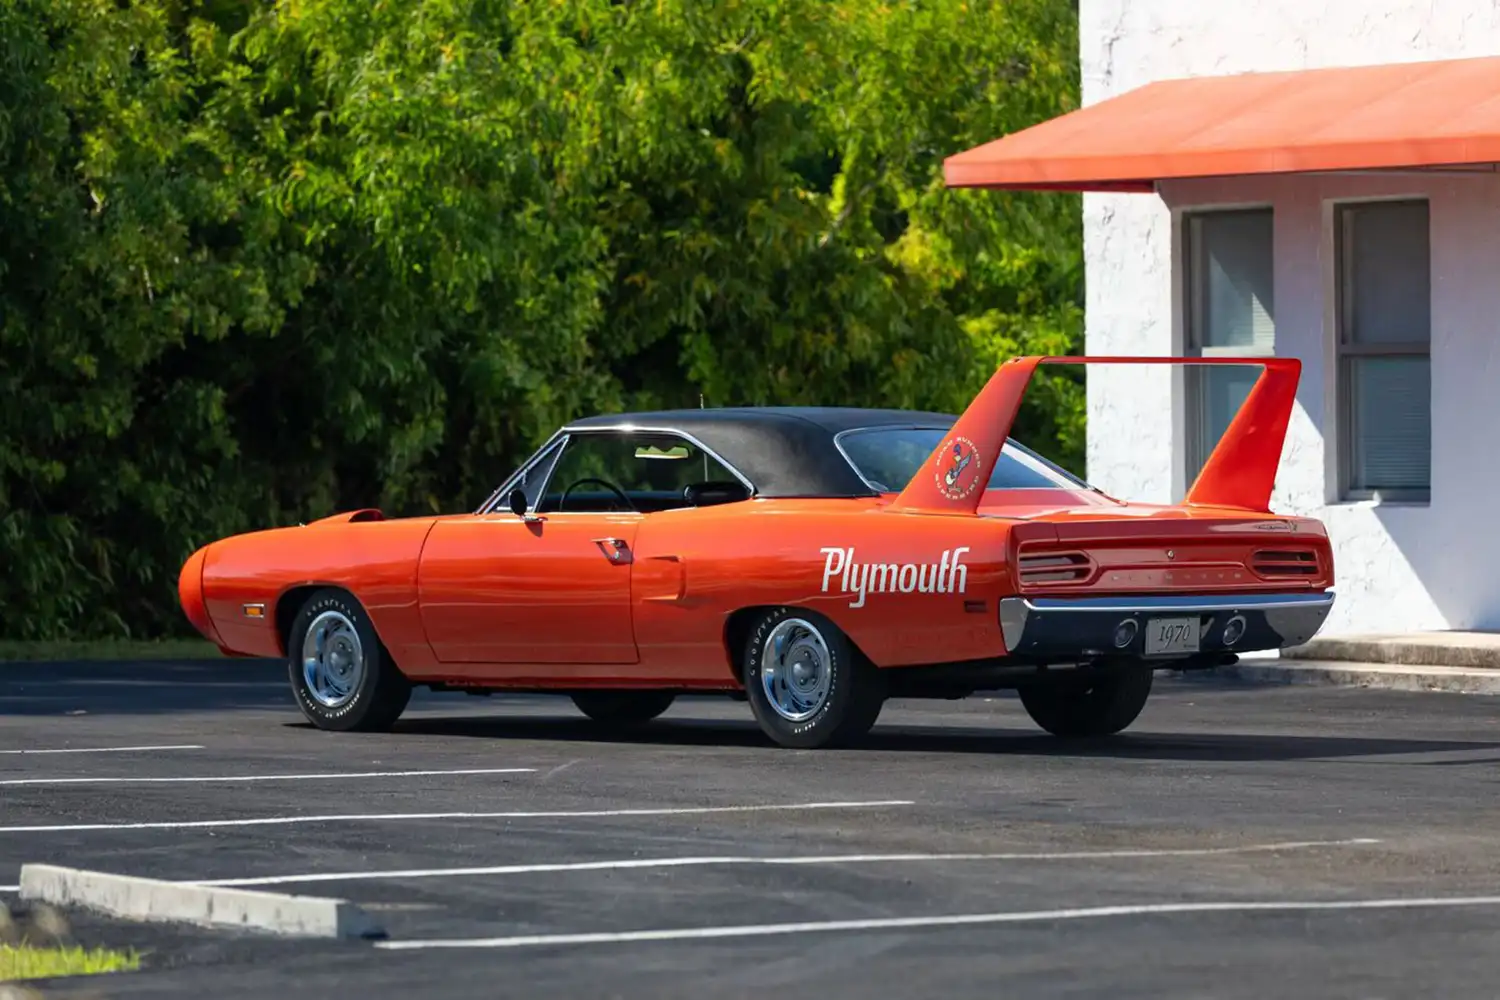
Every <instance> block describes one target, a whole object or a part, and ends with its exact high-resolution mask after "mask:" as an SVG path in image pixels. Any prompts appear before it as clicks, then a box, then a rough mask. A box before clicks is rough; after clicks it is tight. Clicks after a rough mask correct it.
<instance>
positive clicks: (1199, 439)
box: [1183, 208, 1276, 482]
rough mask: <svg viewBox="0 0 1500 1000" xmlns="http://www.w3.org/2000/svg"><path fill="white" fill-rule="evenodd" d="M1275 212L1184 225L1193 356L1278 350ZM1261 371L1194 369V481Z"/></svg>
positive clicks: (1202, 217)
mask: <svg viewBox="0 0 1500 1000" xmlns="http://www.w3.org/2000/svg"><path fill="white" fill-rule="evenodd" d="M1271 222H1272V214H1271V210H1270V209H1269V208H1265V209H1249V210H1234V211H1222V212H1195V213H1192V214H1190V215H1188V216H1187V217H1186V218H1185V219H1184V227H1183V251H1184V252H1183V264H1184V281H1183V288H1184V290H1185V292H1186V296H1187V301H1186V303H1185V307H1186V308H1185V310H1184V318H1185V327H1186V333H1187V344H1188V350H1189V351H1190V352H1191V353H1193V354H1197V355H1201V356H1203V357H1215V356H1219V357H1224V356H1229V357H1263V356H1269V355H1271V354H1272V353H1273V352H1274V351H1275V347H1276V324H1275V320H1274V316H1275V296H1274V294H1273V287H1272V280H1271V279H1272V274H1271V261H1272V255H1271ZM1260 372H1261V369H1260V368H1258V367H1255V366H1252V365H1224V366H1203V367H1197V366H1194V367H1190V368H1188V369H1187V372H1186V374H1185V377H1186V380H1187V383H1186V384H1187V473H1188V476H1187V478H1188V481H1189V482H1191V481H1192V480H1193V479H1194V478H1196V477H1197V475H1198V473H1199V471H1200V470H1201V469H1202V468H1203V463H1204V462H1205V461H1207V459H1208V456H1209V454H1210V453H1212V452H1213V450H1214V446H1215V445H1217V444H1218V443H1219V438H1220V437H1221V436H1223V434H1224V431H1225V430H1226V429H1227V428H1228V427H1229V421H1230V420H1232V419H1233V418H1234V415H1235V413H1236V412H1238V411H1239V408H1240V405H1241V404H1242V403H1244V401H1245V397H1246V396H1247V395H1248V394H1249V392H1250V387H1251V386H1252V385H1254V384H1255V380H1256V379H1257V378H1259V377H1260Z"/></svg>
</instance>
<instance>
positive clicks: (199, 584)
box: [177, 545, 219, 645]
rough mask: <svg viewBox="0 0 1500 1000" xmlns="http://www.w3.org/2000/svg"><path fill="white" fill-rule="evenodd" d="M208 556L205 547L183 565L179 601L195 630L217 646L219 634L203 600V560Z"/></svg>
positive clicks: (178, 584)
mask: <svg viewBox="0 0 1500 1000" xmlns="http://www.w3.org/2000/svg"><path fill="white" fill-rule="evenodd" d="M207 555H208V546H207V545H205V546H203V548H201V549H199V550H198V551H197V552H194V553H193V554H192V555H190V556H188V561H187V562H185V563H183V565H182V574H181V575H180V576H178V578H177V600H178V602H179V603H181V605H182V613H183V614H185V615H187V620H188V621H189V622H191V623H192V625H193V628H195V629H197V630H198V631H199V633H200V634H202V636H203V637H204V638H205V639H207V640H209V641H210V642H212V643H214V644H215V645H217V644H218V643H219V634H218V633H217V632H215V631H214V623H213V621H212V619H210V618H209V617H208V606H207V605H206V604H205V603H204V600H203V560H204V558H205V557H207Z"/></svg>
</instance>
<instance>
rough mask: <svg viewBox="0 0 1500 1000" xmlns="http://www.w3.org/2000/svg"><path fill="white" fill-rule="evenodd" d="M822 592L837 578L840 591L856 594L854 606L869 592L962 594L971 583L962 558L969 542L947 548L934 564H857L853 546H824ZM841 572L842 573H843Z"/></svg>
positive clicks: (861, 602) (852, 602) (967, 569)
mask: <svg viewBox="0 0 1500 1000" xmlns="http://www.w3.org/2000/svg"><path fill="white" fill-rule="evenodd" d="M818 551H819V552H822V553H823V557H824V558H823V593H825V594H826V593H828V592H829V585H830V584H832V583H833V582H834V580H835V579H838V582H839V583H840V587H839V589H838V593H841V594H854V595H856V598H855V600H852V601H850V602H849V607H851V608H862V607H864V605H865V595H866V594H867V593H869V594H898V593H899V594H913V593H915V594H962V593H963V592H964V588H965V587H966V586H967V585H968V582H969V567H967V566H965V565H963V564H962V563H961V562H959V557H960V556H962V555H963V553H965V552H967V551H969V547H968V546H967V545H960V546H959V547H958V548H956V549H944V550H943V554H942V556H941V557H940V558H939V559H938V561H937V562H934V563H858V562H855V561H854V549H853V548H847V549H838V548H823V549H819V550H818ZM840 574H842V576H840Z"/></svg>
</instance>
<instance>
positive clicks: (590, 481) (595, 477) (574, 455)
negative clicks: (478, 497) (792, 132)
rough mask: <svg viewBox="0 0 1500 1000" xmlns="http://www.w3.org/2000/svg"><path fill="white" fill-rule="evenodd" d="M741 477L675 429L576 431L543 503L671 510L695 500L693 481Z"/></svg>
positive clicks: (563, 507) (551, 507)
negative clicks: (691, 491) (668, 431)
mask: <svg viewBox="0 0 1500 1000" xmlns="http://www.w3.org/2000/svg"><path fill="white" fill-rule="evenodd" d="M738 481H739V480H738V478H737V477H736V476H735V475H734V473H732V472H730V471H729V469H727V468H726V467H725V466H724V465H723V463H721V462H720V461H719V460H718V459H716V458H714V457H713V456H712V455H709V454H708V453H707V452H705V451H703V450H702V449H701V448H699V447H698V446H696V445H694V444H693V443H691V442H690V441H687V440H685V439H683V438H680V437H677V436H676V435H674V434H662V433H652V432H645V431H602V432H596V433H582V434H574V435H573V436H571V437H569V439H568V443H567V446H566V447H565V448H564V449H563V452H562V456H561V457H560V458H559V459H558V460H557V463H556V466H555V467H554V468H553V470H552V478H551V479H550V480H549V481H548V483H547V493H546V495H545V496H544V497H543V498H542V502H541V505H540V507H539V508H538V509H539V510H541V511H564V512H566V511H611V510H613V511H621V510H637V511H641V512H651V511H658V510H671V509H673V508H677V507H686V506H688V505H689V504H690V501H689V499H688V488H689V487H694V486H696V487H701V486H703V485H704V484H707V483H724V482H729V483H738Z"/></svg>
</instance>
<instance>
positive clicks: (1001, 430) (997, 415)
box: [892, 357, 1302, 514]
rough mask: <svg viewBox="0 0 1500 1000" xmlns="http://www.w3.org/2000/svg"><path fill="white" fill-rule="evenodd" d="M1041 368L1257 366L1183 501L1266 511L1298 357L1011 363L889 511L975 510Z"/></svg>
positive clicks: (989, 384)
mask: <svg viewBox="0 0 1500 1000" xmlns="http://www.w3.org/2000/svg"><path fill="white" fill-rule="evenodd" d="M1044 364H1046V365H1079V364H1116V365H1163V364H1166V365H1256V366H1259V367H1260V368H1261V373H1260V377H1259V378H1258V379H1256V380H1255V385H1254V386H1252V387H1251V389H1250V392H1249V394H1248V395H1247V396H1246V397H1245V402H1244V403H1243V404H1242V405H1241V406H1240V409H1239V412H1238V413H1236V414H1235V415H1234V419H1233V420H1232V421H1230V423H1229V427H1228V429H1227V430H1225V432H1224V436H1223V437H1221V438H1220V439H1219V443H1218V445H1217V446H1215V448H1214V450H1213V453H1212V454H1210V455H1209V456H1208V461H1207V462H1205V463H1204V464H1203V471H1202V472H1200V473H1198V478H1197V479H1196V480H1194V482H1193V485H1192V488H1190V489H1189V490H1188V492H1187V496H1186V497H1185V498H1184V500H1183V503H1185V504H1194V505H1202V506H1214V507H1237V508H1242V509H1244V510H1249V511H1256V512H1259V513H1266V512H1269V510H1270V505H1271V489H1272V487H1273V486H1274V485H1275V482H1276V472H1277V469H1278V468H1279V467H1280V465H1281V448H1282V444H1283V442H1285V440H1286V429H1287V425H1288V423H1289V422H1290V421H1291V417H1292V406H1293V404H1294V403H1295V402H1296V400H1297V382H1298V380H1299V379H1300V378H1301V375H1302V362H1301V361H1299V360H1297V359H1296V358H1265V357H1261V358H1223V357H1213V358H1159V357H1158V358H1149V357H1101V358H1083V357H1021V358H1011V359H1010V360H1009V361H1007V362H1005V363H1004V364H1003V365H1001V366H1000V367H999V368H997V369H996V370H995V374H994V375H992V376H990V380H989V381H988V382H986V383H985V386H984V388H983V389H981V390H979V395H977V396H975V397H974V401H973V402H972V403H970V404H969V407H968V409H966V410H964V412H963V415H962V416H960V417H959V418H958V422H957V423H955V424H954V425H953V427H952V429H951V430H950V431H949V433H948V436H947V437H946V438H944V439H943V443H942V444H940V445H938V447H937V449H936V450H935V451H934V452H933V453H932V455H931V456H930V457H929V458H928V460H927V464H926V465H924V466H923V467H922V471H919V472H918V473H917V474H916V475H915V476H913V477H912V480H911V482H910V483H908V484H907V486H906V489H904V490H902V491H901V495H900V496H898V497H897V498H896V501H895V503H894V504H893V505H892V507H893V508H899V509H904V510H911V511H921V512H926V513H934V514H939V513H941V514H973V513H975V512H976V511H977V510H978V509H979V503H980V501H981V500H982V499H983V498H984V487H985V484H986V483H987V482H988V481H989V477H990V472H991V471H992V470H993V469H994V467H995V462H996V461H997V460H998V459H999V457H1000V449H1001V448H1002V447H1004V445H1005V441H1006V438H1007V437H1009V436H1010V430H1011V426H1012V425H1013V424H1014V423H1015V421H1016V413H1017V412H1018V411H1019V410H1020V408H1021V396H1022V394H1023V393H1025V391H1026V386H1027V385H1028V384H1029V383H1030V382H1031V376H1032V374H1033V373H1034V372H1035V371H1036V369H1037V366H1038V365H1044Z"/></svg>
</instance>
